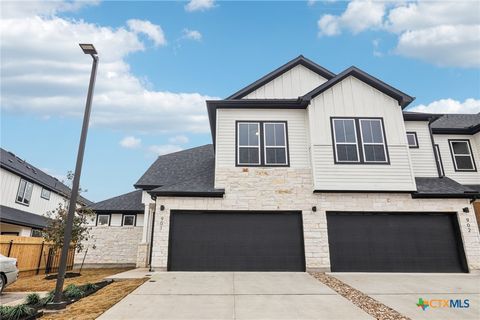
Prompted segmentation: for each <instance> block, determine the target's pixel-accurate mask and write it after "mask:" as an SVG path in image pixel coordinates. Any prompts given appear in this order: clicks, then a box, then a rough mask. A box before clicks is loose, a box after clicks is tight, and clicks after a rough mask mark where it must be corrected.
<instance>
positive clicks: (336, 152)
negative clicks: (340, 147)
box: [331, 117, 362, 164]
mask: <svg viewBox="0 0 480 320" xmlns="http://www.w3.org/2000/svg"><path fill="white" fill-rule="evenodd" d="M335 120H352V121H353V129H354V132H355V142H337V135H336V134H335ZM331 129H332V139H333V145H334V151H333V152H334V154H333V156H334V159H335V163H339V164H340V163H345V164H349V163H353V164H355V163H361V160H362V159H361V158H360V149H359V147H358V132H357V121H355V118H347V117H333V118H331ZM337 144H347V145H352V144H355V147H356V148H357V158H358V160H357V161H345V160H338V151H337Z"/></svg>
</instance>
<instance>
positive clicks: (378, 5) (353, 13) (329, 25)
mask: <svg viewBox="0 0 480 320" xmlns="http://www.w3.org/2000/svg"><path fill="white" fill-rule="evenodd" d="M384 14H385V5H384V3H383V2H374V1H371V0H353V1H352V2H350V3H349V4H348V6H347V9H346V10H345V12H344V13H343V14H342V15H340V16H333V15H329V14H326V15H324V16H322V17H321V18H320V20H318V28H319V35H320V36H322V35H325V36H334V35H338V34H340V33H341V30H342V29H349V30H350V31H352V32H353V33H354V34H356V33H359V32H362V31H365V30H366V29H368V28H379V27H381V26H382V22H383V16H384Z"/></svg>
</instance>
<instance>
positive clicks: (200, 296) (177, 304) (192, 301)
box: [99, 272, 372, 320]
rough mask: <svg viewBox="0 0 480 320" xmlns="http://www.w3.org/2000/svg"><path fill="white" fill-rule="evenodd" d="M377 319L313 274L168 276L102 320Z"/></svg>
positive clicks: (159, 276) (145, 287)
mask: <svg viewBox="0 0 480 320" xmlns="http://www.w3.org/2000/svg"><path fill="white" fill-rule="evenodd" d="M319 318H321V319H358V320H361V319H372V318H371V317H370V315H368V314H367V313H365V312H364V311H363V310H361V309H360V308H358V307H356V306H355V305H353V304H352V303H351V302H349V301H348V300H346V299H345V298H343V297H341V296H339V295H338V294H337V293H336V292H334V291H333V290H331V289H330V288H328V287H327V286H325V285H324V284H322V283H320V282H319V281H317V280H316V279H314V278H313V277H311V276H310V275H309V274H307V273H303V272H300V273H296V272H281V273H280V272H278V273H277V272H201V273H200V272H168V273H167V272H163V273H154V274H153V275H152V277H151V280H150V281H148V282H146V283H144V284H143V285H142V286H140V287H139V288H137V289H136V290H135V291H134V292H132V293H131V294H130V295H128V296H127V297H125V298H124V299H123V300H122V301H120V302H119V303H118V304H116V305H115V306H113V307H112V308H111V309H110V310H108V311H106V312H105V313H104V314H103V315H101V316H100V317H99V319H103V320H106V319H319Z"/></svg>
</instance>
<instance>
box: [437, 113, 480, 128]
mask: <svg viewBox="0 0 480 320" xmlns="http://www.w3.org/2000/svg"><path fill="white" fill-rule="evenodd" d="M478 125H480V113H477V114H445V115H443V116H442V117H440V118H439V119H438V120H436V121H434V122H433V123H432V125H431V126H432V129H436V128H438V129H468V128H472V127H475V126H478Z"/></svg>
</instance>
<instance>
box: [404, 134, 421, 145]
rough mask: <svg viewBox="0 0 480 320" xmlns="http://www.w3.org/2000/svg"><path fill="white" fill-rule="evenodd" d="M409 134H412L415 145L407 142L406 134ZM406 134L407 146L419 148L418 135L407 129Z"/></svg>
mask: <svg viewBox="0 0 480 320" xmlns="http://www.w3.org/2000/svg"><path fill="white" fill-rule="evenodd" d="M409 134H412V135H413V136H414V138H415V145H413V146H411V145H410V143H408V135H409ZM406 135H407V144H408V147H409V148H410V149H418V148H420V146H419V145H418V136H417V133H416V132H415V131H407V132H406Z"/></svg>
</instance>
